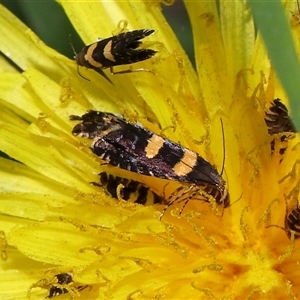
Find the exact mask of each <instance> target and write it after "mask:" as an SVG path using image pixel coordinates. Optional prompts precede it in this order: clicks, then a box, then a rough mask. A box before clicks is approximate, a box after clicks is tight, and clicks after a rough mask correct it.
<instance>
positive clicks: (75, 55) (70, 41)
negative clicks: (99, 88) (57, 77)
mask: <svg viewBox="0 0 300 300" xmlns="http://www.w3.org/2000/svg"><path fill="white" fill-rule="evenodd" d="M69 45H70V46H71V49H72V50H73V53H74V59H75V60H76V57H77V52H76V51H75V48H74V46H73V42H72V34H71V33H70V34H69ZM76 64H77V74H78V75H79V76H80V77H82V78H83V79H85V80H87V81H90V80H89V79H88V78H86V77H84V76H83V75H82V74H81V73H80V72H79V65H78V63H77V61H76Z"/></svg>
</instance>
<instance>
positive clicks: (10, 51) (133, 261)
mask: <svg viewBox="0 0 300 300" xmlns="http://www.w3.org/2000/svg"><path fill="white" fill-rule="evenodd" d="M59 2H60V4H61V5H62V7H63V9H64V10H65V12H66V14H67V15H68V17H69V18H70V20H71V22H72V24H73V25H74V27H75V29H76V30H77V31H78V33H79V34H80V36H81V37H82V39H83V41H84V42H85V43H86V45H89V44H91V43H93V42H95V38H96V37H98V36H99V35H100V34H101V36H107V37H109V36H111V35H112V32H115V33H118V32H121V31H122V30H125V31H126V30H135V29H144V28H145V29H154V30H155V32H156V33H155V34H154V35H151V36H149V37H147V38H146V39H145V42H144V44H145V45H146V46H147V47H148V46H149V48H153V49H155V50H157V51H158V53H157V55H155V56H154V57H153V58H151V59H149V60H145V61H143V62H139V63H136V64H134V65H133V66H132V68H144V69H147V70H150V71H151V72H147V71H145V72H132V73H128V74H123V75H112V74H110V72H109V71H104V72H105V75H106V77H104V76H100V75H99V74H98V73H97V72H95V71H94V70H91V69H86V68H84V67H79V70H80V73H81V74H82V75H83V76H84V77H86V78H88V79H89V80H90V81H87V80H84V79H83V78H81V77H80V76H79V75H78V74H77V65H76V63H75V62H74V61H72V60H69V59H67V58H66V57H64V56H63V55H61V54H59V53H57V52H56V51H54V50H53V49H51V48H49V47H47V46H46V45H45V44H43V43H42V42H41V41H40V40H39V39H38V38H37V36H36V35H35V34H34V33H33V32H32V31H31V30H30V29H29V28H27V27H26V26H25V25H24V24H22V23H21V22H20V21H19V20H18V19H17V18H16V17H14V16H13V15H12V14H11V13H10V12H9V11H7V10H6V9H5V8H4V7H3V6H0V33H1V45H0V50H1V52H2V53H3V54H4V56H6V57H7V58H9V60H6V59H2V58H1V61H0V68H1V72H0V77H1V78H0V107H1V110H0V115H1V118H0V137H1V138H0V150H1V151H2V152H3V153H5V154H6V155H7V156H8V157H9V158H11V159H8V158H7V157H6V156H2V157H1V158H0V173H1V182H0V201H1V205H0V213H1V218H0V250H1V260H0V265H1V267H0V279H1V286H0V295H1V299H28V298H29V299H43V298H45V297H56V296H59V297H61V298H62V299H69V298H70V297H78V299H259V298H265V299H271V298H272V299H275V298H276V299H296V298H297V297H299V295H300V290H299V286H300V285H299V283H298V281H299V278H300V276H299V261H300V252H299V251H298V247H297V246H298V243H299V241H298V240H297V237H298V236H297V228H290V229H293V230H287V229H288V228H287V227H286V226H287V225H290V223H291V222H293V216H296V213H297V211H296V210H297V205H298V194H299V179H298V177H299V158H298V157H299V147H297V146H298V144H297V143H298V142H299V141H298V136H297V134H295V133H290V134H287V133H278V134H277V135H276V136H270V135H269V132H268V127H267V125H266V121H265V118H268V117H267V116H266V114H265V111H269V110H270V107H271V103H272V102H273V100H274V99H276V98H280V99H282V102H283V103H285V104H286V105H288V102H287V97H286V95H285V92H284V90H283V88H282V86H281V85H280V84H279V81H278V80H277V77H276V75H275V72H274V70H273V69H272V66H271V64H270V61H269V60H268V56H267V54H266V50H265V48H264V45H263V42H262V39H261V38H260V36H259V35H258V36H256V33H255V28H254V24H253V19H252V17H251V13H250V11H249V8H248V7H247V6H246V4H245V3H243V2H226V3H225V2H224V3H223V2H222V1H221V2H220V6H219V7H217V5H216V3H215V2H213V1H211V2H203V1H198V2H189V1H186V3H185V4H186V7H187V10H188V13H189V17H190V20H191V24H192V28H193V37H194V43H195V53H196V69H197V72H195V70H193V68H192V66H191V63H190V62H189V60H188V58H187V56H186V55H185V53H184V51H183V49H182V48H181V46H180V44H179V42H178V41H177V38H176V36H175V34H174V33H173V31H172V30H171V28H170V27H169V25H168V23H167V22H166V20H165V19H164V17H163V15H162V13H161V7H160V4H159V3H157V2H151V1H136V2H121V1H110V2H100V1H98V2H90V1H59ZM290 11H291V9H290V7H287V12H289V14H290V17H292V18H294V15H291V13H290ZM87 20H88V21H87ZM293 20H294V19H293ZM292 26H293V32H294V34H295V35H296V34H297V32H299V28H297V26H296V25H295V22H294V23H292ZM16 45H17V47H16ZM297 48H299V47H297ZM11 62H13V63H14V64H11ZM118 68H120V70H126V69H128V66H120V67H118ZM20 70H22V72H20ZM89 109H93V110H98V111H103V112H111V113H120V114H123V115H124V117H125V118H126V119H127V120H129V121H130V122H133V123H134V122H139V123H142V124H143V126H145V127H146V128H148V129H149V130H152V131H154V132H156V133H160V134H162V135H163V136H166V137H167V138H169V139H170V140H172V141H176V142H180V144H181V145H184V146H185V147H187V148H189V149H191V150H193V151H195V152H197V153H199V155H201V156H203V157H204V158H206V159H207V160H208V161H209V162H210V163H211V164H212V165H216V166H217V168H218V170H219V172H221V168H222V161H223V156H224V151H223V143H224V142H225V149H226V155H225V171H224V174H222V176H223V177H224V179H225V180H226V182H227V188H228V191H229V194H230V199H231V205H230V206H229V207H227V208H225V209H223V210H222V208H220V207H215V206H214V205H213V204H214V203H213V201H211V202H212V203H208V202H207V203H206V202H203V201H199V200H198V201H197V200H196V199H194V200H191V201H189V202H188V203H187V205H186V207H185V209H184V210H183V211H182V212H181V209H182V206H181V205H179V204H180V203H178V202H179V201H178V202H177V203H174V204H173V205H172V206H170V207H169V208H168V209H167V211H166V213H165V214H164V216H163V218H162V220H160V219H159V214H160V212H161V211H162V210H163V209H164V205H150V206H143V205H139V204H135V203H127V202H125V201H116V200H115V199H112V198H111V197H109V196H107V195H106V193H105V191H104V189H102V188H101V187H100V188H99V187H98V186H97V185H91V184H90V183H91V182H99V175H98V174H99V173H100V172H103V171H108V172H111V173H112V174H114V175H117V176H122V177H124V178H130V179H133V180H137V181H139V182H142V183H143V184H145V185H147V186H149V187H150V188H151V189H152V190H153V191H155V192H156V193H157V194H158V195H160V196H161V197H166V198H167V199H168V197H169V194H171V193H172V189H173V190H174V189H176V188H177V187H178V186H180V183H174V182H173V183H171V182H169V183H168V184H167V185H166V182H165V181H163V180H160V179H155V178H153V177H151V176H142V175H140V174H135V173H132V172H128V171H122V170H119V169H118V168H113V167H109V166H107V165H103V162H102V161H101V160H100V159H99V158H98V157H97V156H96V155H94V154H92V152H91V151H90V149H89V145H90V144H89V141H85V140H83V139H80V138H77V137H74V136H73V135H72V128H73V127H74V126H75V124H74V122H72V121H71V120H70V119H69V116H70V115H82V114H84V113H85V112H86V111H87V110H89ZM270 118H272V115H271V117H270ZM220 119H222V122H223V127H224V137H225V138H224V140H225V141H223V138H222V136H223V134H222V126H221V122H220ZM283 136H285V137H284V138H283ZM282 140H284V141H282ZM272 141H273V146H272ZM283 142H284V144H283ZM283 146H284V150H283V152H284V153H280V150H281V149H283V148H282V147H283ZM271 147H273V148H271ZM271 150H272V154H271ZM119 192H120V190H119ZM289 222H290V223H289ZM280 227H283V229H284V230H282V228H280ZM294 231H296V232H294ZM60 294H65V295H61V296H60Z"/></svg>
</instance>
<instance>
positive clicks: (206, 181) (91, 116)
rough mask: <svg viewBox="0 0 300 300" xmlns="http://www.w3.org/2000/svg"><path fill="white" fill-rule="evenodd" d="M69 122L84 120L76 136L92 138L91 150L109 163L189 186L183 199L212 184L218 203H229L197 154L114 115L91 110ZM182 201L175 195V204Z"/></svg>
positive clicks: (214, 172) (221, 185) (214, 173)
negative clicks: (216, 191) (215, 190)
mask: <svg viewBox="0 0 300 300" xmlns="http://www.w3.org/2000/svg"><path fill="white" fill-rule="evenodd" d="M70 119H71V120H78V121H82V122H81V123H79V124H77V125H76V126H75V127H74V128H73V131H72V133H73V135H75V136H81V137H86V138H89V139H93V142H92V144H91V149H92V151H93V152H94V153H95V154H96V155H98V156H99V157H100V158H101V159H103V160H104V161H105V162H107V163H108V164H110V165H112V166H116V167H120V168H121V169H125V170H128V171H132V172H136V173H139V174H142V175H148V176H154V177H158V178H162V179H169V180H174V181H179V182H181V183H187V184H188V187H187V188H186V189H185V190H184V191H183V192H182V193H181V196H185V195H187V194H188V193H190V192H191V193H192V194H193V195H195V194H196V193H198V192H199V193H200V194H202V195H203V194H205V191H204V192H203V190H202V187H203V186H204V185H210V186H213V187H215V188H216V189H217V190H218V193H219V195H218V200H219V204H221V203H222V204H224V203H225V202H226V201H229V198H228V196H227V194H228V193H227V190H226V188H225V181H224V180H223V179H222V177H221V175H219V173H218V172H217V170H216V169H215V168H214V167H213V166H212V165H211V164H210V163H209V162H208V161H206V160H205V159H204V158H202V157H201V156H199V155H198V154H197V153H195V152H193V151H191V150H189V149H187V148H185V147H182V146H181V145H179V144H177V143H175V142H172V141H170V140H168V139H166V138H163V137H161V136H159V135H157V134H155V133H153V132H151V131H149V130H147V129H145V128H143V127H142V126H140V125H138V124H132V123H129V122H127V121H126V120H125V119H123V118H122V117H120V116H117V115H114V114H112V113H106V112H98V111H92V110H91V111H89V112H88V113H86V114H84V115H83V116H81V117H80V116H74V115H72V116H70ZM179 189H180V190H181V188H179ZM179 198H181V197H179ZM179 198H178V197H177V196H176V193H175V194H174V198H173V199H174V200H173V201H172V203H173V202H174V201H177V200H178V199H179ZM225 199H227V200H226V201H225Z"/></svg>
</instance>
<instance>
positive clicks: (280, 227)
mask: <svg viewBox="0 0 300 300" xmlns="http://www.w3.org/2000/svg"><path fill="white" fill-rule="evenodd" d="M270 227H277V228H279V229H282V230H284V231H286V230H285V228H284V227H282V226H278V225H268V226H266V227H265V228H270Z"/></svg>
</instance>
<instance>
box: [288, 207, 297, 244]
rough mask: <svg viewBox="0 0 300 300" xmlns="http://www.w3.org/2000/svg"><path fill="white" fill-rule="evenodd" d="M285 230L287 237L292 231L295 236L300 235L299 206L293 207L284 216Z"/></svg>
mask: <svg viewBox="0 0 300 300" xmlns="http://www.w3.org/2000/svg"><path fill="white" fill-rule="evenodd" d="M285 231H286V233H287V235H288V236H289V237H291V235H292V232H293V233H294V237H295V238H299V237H300V207H298V206H297V207H296V208H294V209H293V210H292V211H291V212H289V213H288V214H286V216H285Z"/></svg>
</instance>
